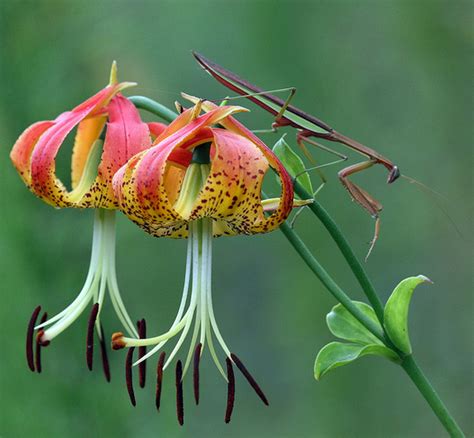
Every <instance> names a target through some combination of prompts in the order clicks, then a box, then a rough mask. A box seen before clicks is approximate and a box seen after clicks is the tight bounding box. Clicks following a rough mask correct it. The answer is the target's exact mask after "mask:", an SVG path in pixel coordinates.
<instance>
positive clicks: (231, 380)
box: [225, 357, 235, 423]
mask: <svg viewBox="0 0 474 438" xmlns="http://www.w3.org/2000/svg"><path fill="white" fill-rule="evenodd" d="M225 362H226V364H227V382H228V383H227V408H226V410H225V422H226V423H229V422H230V417H231V416H232V411H233V410H234V400H235V376H234V368H233V367H232V361H231V360H230V359H229V358H228V357H227V358H226V359H225Z"/></svg>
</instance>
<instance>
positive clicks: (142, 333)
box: [137, 318, 146, 388]
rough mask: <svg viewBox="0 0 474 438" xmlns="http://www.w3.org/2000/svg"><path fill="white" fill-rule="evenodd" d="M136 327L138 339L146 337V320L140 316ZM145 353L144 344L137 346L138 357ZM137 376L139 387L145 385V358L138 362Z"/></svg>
mask: <svg viewBox="0 0 474 438" xmlns="http://www.w3.org/2000/svg"><path fill="white" fill-rule="evenodd" d="M137 328H138V337H139V338H140V339H145V338H146V321H145V319H144V318H142V319H141V320H140V321H137ZM145 354H146V346H142V347H138V359H141V358H142V357H143V356H145ZM138 378H139V380H138V381H139V384H140V388H144V387H145V380H146V360H144V361H143V362H140V363H139V364H138Z"/></svg>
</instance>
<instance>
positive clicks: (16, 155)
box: [10, 120, 54, 186]
mask: <svg viewBox="0 0 474 438" xmlns="http://www.w3.org/2000/svg"><path fill="white" fill-rule="evenodd" d="M53 125H54V121H52V120H48V121H44V122H36V123H34V124H33V125H31V126H30V127H29V128H27V129H26V130H25V131H24V132H23V133H22V134H21V135H20V137H19V138H18V140H17V141H16V142H15V145H14V146H13V149H12V151H11V152H10V158H11V160H12V162H13V165H14V166H15V168H16V170H17V172H18V173H19V174H20V177H21V179H22V180H23V181H24V182H25V184H26V185H28V186H29V185H30V184H31V167H30V158H31V153H32V151H33V148H34V147H35V145H36V143H37V142H38V140H39V139H40V137H41V136H42V135H43V134H44V133H45V132H46V130H47V129H49V128H50V127H51V126H53Z"/></svg>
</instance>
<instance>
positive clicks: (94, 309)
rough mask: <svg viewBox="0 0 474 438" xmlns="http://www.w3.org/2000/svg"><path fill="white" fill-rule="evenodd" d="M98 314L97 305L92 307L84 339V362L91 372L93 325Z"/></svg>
mask: <svg viewBox="0 0 474 438" xmlns="http://www.w3.org/2000/svg"><path fill="white" fill-rule="evenodd" d="M98 312H99V303H95V304H94V305H93V306H92V309H91V314H90V316H89V322H88V323H87V338H86V362H87V368H89V370H90V371H92V360H93V353H94V324H95V320H96V318H97V314H98Z"/></svg>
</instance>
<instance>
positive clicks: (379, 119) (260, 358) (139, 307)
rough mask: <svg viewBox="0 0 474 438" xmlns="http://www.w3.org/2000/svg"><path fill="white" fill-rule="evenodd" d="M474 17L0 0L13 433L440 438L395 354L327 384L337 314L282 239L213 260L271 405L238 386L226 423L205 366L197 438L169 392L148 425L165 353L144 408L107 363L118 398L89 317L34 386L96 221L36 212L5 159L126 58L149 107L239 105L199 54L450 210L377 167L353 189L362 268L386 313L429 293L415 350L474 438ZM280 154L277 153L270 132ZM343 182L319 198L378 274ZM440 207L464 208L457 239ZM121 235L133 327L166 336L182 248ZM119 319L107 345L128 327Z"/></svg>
mask: <svg viewBox="0 0 474 438" xmlns="http://www.w3.org/2000/svg"><path fill="white" fill-rule="evenodd" d="M472 18H473V4H472V2H463V1H455V2H454V1H444V2H438V1H421V0H414V1H383V0H382V1H368V0H362V1H355V0H354V1H349V0H346V1H342V0H341V1H313V2H304V1H268V2H267V1H234V2H226V1H222V2H217V1H216V2H211V1H201V2H198V1H195V2H179V1H176V2H171V1H170V2H164V1H111V2H104V1H93V2H92V1H91V2H87V1H53V0H49V1H31V2H28V1H14V0H0V47H1V57H0V83H1V84H2V91H1V98H0V148H1V156H0V164H1V170H0V171H1V175H2V184H1V186H0V187H1V188H0V190H1V197H0V200H1V201H0V202H1V204H2V205H1V218H0V220H1V228H0V245H1V251H0V269H1V289H2V290H1V294H2V301H1V307H0V321H1V324H2V330H1V335H0V336H1V345H2V348H3V353H2V357H1V363H0V366H1V369H0V370H1V376H0V377H1V380H0V382H1V393H0V436H1V437H5V438H10V437H28V436H36V437H83V436H90V437H109V436H110V437H112V436H115V437H139V436H140V437H152V436H161V437H182V436H189V437H191V436H192V437H221V436H225V437H313V436H314V437H438V436H439V437H441V436H445V434H444V431H443V429H442V428H441V426H440V424H439V423H438V420H437V419H436V418H435V416H434V414H433V413H432V412H431V411H430V409H429V408H428V406H427V405H426V403H425V401H424V400H423V399H422V397H421V396H420V394H419V393H418V392H417V390H416V389H415V388H414V385H413V384H412V383H411V381H409V379H408V378H407V376H406V375H405V374H404V373H403V371H402V370H401V369H400V368H398V367H396V366H394V365H392V364H391V363H389V362H386V361H383V360H382V359H379V358H364V359H362V360H360V361H359V362H357V363H355V364H353V365H351V366H348V367H344V368H340V369H339V370H337V371H336V372H334V373H333V374H330V375H328V376H327V377H326V378H325V379H323V381H322V382H319V383H318V382H316V381H315V380H314V378H313V362H314V358H315V356H316V353H317V351H318V349H319V348H320V347H322V346H323V345H324V344H325V343H327V342H328V341H330V340H332V337H331V335H330V333H329V332H328V330H327V328H326V326H325V315H326V313H327V312H328V311H329V310H330V308H331V306H332V305H334V304H335V302H334V300H333V299H332V297H331V296H329V294H328V293H327V291H326V290H324V289H323V287H322V286H321V284H320V283H319V282H318V281H317V280H316V279H315V278H314V277H313V276H312V274H311V273H310V271H309V270H308V269H307V267H306V266H305V265H304V264H303V263H302V262H301V260H300V259H299V258H298V256H297V255H296V253H295V252H294V251H293V250H292V248H291V247H290V245H289V244H288V242H287V241H286V240H285V238H284V237H283V235H282V234H281V233H279V232H274V233H273V234H270V235H264V236H257V237H236V238H226V239H220V240H218V241H216V242H215V250H214V251H215V255H216V256H215V266H214V290H215V307H216V315H217V319H218V321H219V323H220V326H221V330H222V332H223V334H224V337H225V338H226V340H227V341H228V343H229V344H230V345H231V346H232V349H233V350H234V351H236V352H237V353H239V354H240V356H241V357H242V358H243V359H244V361H245V362H246V364H247V365H248V367H249V368H250V369H251V370H252V371H253V373H254V375H255V376H256V378H257V380H259V381H260V383H261V384H262V386H263V388H264V389H265V390H266V393H267V395H268V397H269V399H270V402H271V405H270V407H269V408H266V407H264V406H263V405H261V404H260V402H259V400H258V399H257V398H256V396H255V394H254V393H253V392H252V390H251V389H250V388H249V386H248V385H247V384H246V383H245V382H244V381H243V378H242V377H241V376H240V375H239V376H238V385H237V396H236V408H235V412H234V416H233V420H232V422H231V424H230V425H225V424H224V422H223V416H224V411H225V398H226V395H225V394H226V385H225V382H224V381H223V380H222V379H221V378H220V377H219V375H218V373H217V372H216V370H215V367H214V366H213V365H212V363H211V361H210V358H209V355H208V354H206V355H204V356H203V361H204V366H203V367H202V374H203V375H202V385H203V388H202V398H201V404H200V406H199V407H198V408H197V407H195V406H194V405H193V403H192V402H191V397H192V391H191V379H187V380H186V385H185V386H186V388H185V400H186V412H185V415H186V423H185V426H184V427H183V428H180V427H179V426H178V425H177V422H176V419H175V408H174V404H175V401H174V391H173V383H172V378H171V375H168V376H167V377H166V381H165V392H164V394H163V401H162V411H161V412H160V414H159V415H158V414H157V413H156V412H155V409H154V406H153V397H154V394H153V392H154V390H153V382H152V380H153V378H152V374H153V373H152V371H153V368H154V363H155V360H156V357H155V358H154V359H153V361H152V362H153V365H152V363H149V373H150V374H149V381H148V386H147V388H146V389H145V390H137V393H138V395H137V397H138V406H137V407H136V408H132V407H131V406H130V403H129V401H128V397H127V394H126V390H125V385H124V378H123V360H124V354H125V353H124V352H117V353H114V354H113V356H112V357H113V359H112V383H111V384H107V383H105V381H104V379H103V377H102V374H101V372H100V370H99V366H98V365H99V364H98V363H97V364H96V368H97V369H96V370H95V371H94V372H93V373H90V372H89V371H88V370H87V369H86V366H85V360H84V349H85V346H84V343H85V342H84V337H85V325H86V318H81V319H80V320H79V321H78V322H77V323H76V324H75V325H73V326H72V327H71V328H70V329H69V330H68V331H67V332H66V333H64V334H63V335H62V336H60V337H59V338H57V339H56V340H55V341H54V343H53V344H52V345H51V346H50V347H49V348H48V349H47V350H45V352H44V372H43V374H42V375H41V376H38V375H35V374H32V373H31V372H30V371H29V370H28V369H27V366H26V363H25V359H24V334H25V330H26V323H27V321H28V318H29V317H30V314H31V311H32V309H33V308H34V307H35V306H36V305H38V304H42V305H43V306H45V308H47V310H49V311H50V312H51V313H54V312H56V311H59V310H61V309H62V308H63V307H64V306H65V305H66V304H67V303H68V302H70V301H71V300H72V299H73V297H74V296H75V294H76V292H77V291H78V290H79V288H80V286H81V285H82V282H83V280H84V277H85V274H86V269H87V265H88V260H89V250H90V241H91V231H92V214H91V213H92V212H91V211H72V210H70V211H59V210H54V209H52V208H50V207H48V206H47V205H45V204H43V203H42V202H41V201H39V200H38V199H36V198H35V197H33V196H32V195H31V194H30V193H29V192H28V190H27V189H26V188H25V187H24V185H23V184H22V183H21V181H20V179H19V178H18V176H17V175H16V173H15V171H14V170H13V168H12V166H11V165H10V162H9V158H8V153H9V150H10V148H11V146H12V145H13V143H14V141H15V139H16V138H17V136H18V135H19V134H20V133H21V132H22V130H23V129H25V128H26V127H27V126H28V125H29V124H31V123H33V122H34V121H37V120H43V119H50V118H54V117H55V116H56V115H57V114H59V113H60V112H62V111H64V110H66V109H70V108H72V107H73V106H75V105H76V104H78V103H79V102H81V101H83V100H84V99H85V98H86V97H88V96H90V95H92V94H93V93H94V92H96V91H97V90H98V89H100V88H101V87H102V86H103V85H105V84H106V82H107V80H108V71H109V67H110V63H111V61H112V60H113V59H116V60H117V61H118V62H119V68H120V78H121V79H123V80H132V81H137V82H138V83H139V87H138V88H137V89H135V90H134V91H133V93H134V94H144V95H147V96H149V97H151V98H155V99H157V100H159V101H160V102H162V103H164V104H167V105H172V104H173V102H174V101H175V100H176V99H178V98H179V96H178V93H179V92H180V91H187V92H190V93H192V94H196V95H199V96H203V97H204V96H205V97H208V98H222V97H224V96H225V95H226V94H227V91H226V90H225V89H224V88H223V87H221V86H220V85H219V84H217V83H215V82H214V81H213V80H212V79H211V78H210V77H209V76H208V75H206V74H205V73H204V72H203V71H202V70H201V69H200V68H199V67H198V66H197V64H196V63H195V62H194V60H193V58H192V56H191V53H190V51H191V49H196V50H198V51H201V52H202V53H204V54H205V55H206V56H208V57H210V58H211V59H214V60H216V61H217V62H219V63H221V64H222V65H224V66H226V67H228V68H230V69H232V70H234V71H236V72H237V73H240V74H241V75H242V76H244V77H246V78H248V79H249V80H251V81H253V82H255V83H257V84H259V85H260V86H262V87H265V88H267V89H271V88H278V87H284V86H295V87H297V88H298V94H297V97H296V99H295V101H294V102H295V104H296V105H298V106H301V107H302V108H303V109H305V110H306V111H308V112H310V113H313V114H315V115H316V116H318V117H320V118H322V119H323V120H325V121H327V122H328V123H330V124H332V125H333V126H335V127H336V128H337V129H338V130H340V131H342V132H343V133H345V134H347V135H349V136H351V137H353V138H356V139H358V140H360V141H362V142H364V143H366V144H368V145H371V146H373V147H375V148H376V149H378V150H379V151H380V152H381V153H383V154H385V155H387V156H389V157H390V158H391V159H392V160H393V161H395V162H396V163H397V164H399V166H400V168H401V170H402V172H403V173H405V174H407V175H410V176H413V177H415V178H417V179H419V180H421V181H423V182H424V183H425V184H427V185H428V186H430V187H431V188H433V189H434V190H437V191H439V192H441V193H443V194H444V195H445V196H446V197H447V198H448V200H449V201H447V202H446V201H444V200H443V199H442V198H436V197H433V196H431V195H429V194H426V193H424V192H423V191H421V190H420V189H419V188H417V187H416V186H414V185H411V184H409V183H408V182H406V181H404V180H400V181H398V182H397V183H395V184H393V185H392V186H387V185H386V184H385V179H386V173H385V171H384V169H382V168H373V169H371V170H370V171H368V172H365V173H364V174H363V175H360V176H358V177H357V178H356V180H357V181H358V182H360V183H361V184H362V185H363V186H364V187H366V188H369V191H370V192H371V193H372V194H374V195H375V196H376V197H377V198H378V199H380V200H381V201H382V203H383V205H384V211H383V214H382V231H381V237H380V241H379V243H378V245H377V246H376V248H375V251H374V253H373V255H372V257H371V258H370V259H369V261H368V263H367V264H366V267H367V270H368V272H369V273H370V275H371V277H372V279H373V281H374V283H375V285H376V287H377V289H378V290H379V292H380V294H381V296H382V297H383V299H384V300H385V299H386V298H387V296H388V294H389V293H390V291H391V289H392V288H393V287H394V286H395V284H396V283H397V282H398V281H399V280H400V279H401V278H404V277H406V276H409V275H414V274H420V273H423V274H425V275H427V276H429V277H430V278H432V280H433V281H434V282H435V284H434V285H433V286H429V287H428V286H424V287H422V288H420V289H419V290H418V291H417V293H416V294H415V297H414V299H413V303H412V308H411V317H410V328H411V334H412V343H413V346H414V350H415V352H416V355H417V357H418V360H419V363H420V364H421V366H422V367H423V368H424V370H425V371H426V373H427V375H428V376H429V377H430V379H431V381H432V382H433V384H434V386H435V387H436V388H437V389H438V391H439V393H440V395H441V396H442V398H443V399H444V401H445V402H446V403H447V405H448V406H449V408H450V409H451V411H452V413H453V414H454V415H455V417H456V418H457V419H458V420H459V422H460V424H461V426H462V427H463V428H464V429H465V431H466V432H467V434H468V435H469V436H472V434H473V433H474V426H473V421H472V417H471V415H472V411H471V410H472V394H473V391H472V390H473V388H472V369H471V365H472V363H471V359H472V353H473V351H472V346H473V342H472V341H473V339H472V333H473V330H472V329H473V327H472V311H473V306H472V304H473V303H472V285H473V283H472V272H471V271H472V261H473V259H472V250H471V248H472V235H471V231H472V228H471V223H470V220H471V217H472V213H473V203H472V195H473V193H472V188H473V186H472V172H471V166H472V164H473V162H472V140H473V138H472V129H471V121H472V86H473V83H472V79H471V76H472V36H473V35H472ZM241 103H243V101H242V102H241ZM252 109H254V111H253V112H252V114H251V115H250V116H247V117H243V120H244V121H246V122H247V123H248V125H249V126H250V127H252V128H263V127H266V126H269V124H270V123H271V118H270V117H269V116H268V115H267V114H264V113H263V112H262V111H260V110H257V109H255V108H252ZM288 138H289V139H291V140H292V143H293V144H294V141H293V139H292V138H291V137H288ZM265 139H266V140H268V142H269V144H272V143H273V142H274V141H276V139H277V137H276V136H268V137H265ZM340 150H341V151H343V149H342V148H341V149H340ZM316 155H317V157H318V159H319V160H321V161H325V160H326V161H329V160H331V159H332V157H330V156H327V155H325V154H324V153H323V152H317V154H316ZM350 156H351V159H352V158H354V159H359V157H357V156H354V155H352V154H350ZM351 162H355V161H351ZM337 170H339V168H337V166H336V167H331V168H329V169H327V170H326V171H325V174H326V175H327V177H328V179H329V184H328V185H327V186H326V187H325V188H324V190H323V191H322V192H321V194H320V200H321V203H322V204H323V205H324V206H325V207H326V208H327V209H328V210H329V211H330V212H331V214H332V215H333V216H334V217H335V218H336V220H337V221H338V223H339V224H340V225H341V227H342V228H343V229H344V231H345V232H346V233H347V235H348V236H349V238H350V241H351V242H352V244H353V245H354V248H355V250H356V252H357V254H358V255H359V256H360V257H363V256H364V255H365V253H366V251H367V243H368V241H369V240H370V237H371V233H372V229H373V221H372V220H371V219H370V217H369V216H368V215H367V214H366V213H365V212H364V211H363V210H362V209H361V208H359V207H358V206H357V205H356V204H354V203H351V202H350V199H349V197H348V196H347V193H346V192H345V191H344V189H343V188H342V186H341V185H340V184H339V183H338V181H337V178H336V175H337ZM62 172H63V174H64V172H65V171H64V169H63V170H62ZM315 182H316V179H315ZM438 204H441V206H442V207H443V208H444V209H450V215H451V216H452V219H453V221H454V222H455V223H456V226H457V227H458V228H459V229H460V230H461V233H462V236H460V235H459V234H458V233H457V231H456V228H455V227H454V226H453V225H452V223H451V222H450V220H449V219H448V218H447V216H446V215H445V214H444V213H443V211H442V209H440V208H439V206H438ZM119 219H120V220H119V225H118V255H117V258H118V260H117V264H118V272H119V281H120V286H121V289H122V292H123V294H124V298H125V301H126V303H127V306H128V307H129V309H130V312H131V314H132V315H133V317H135V318H139V317H146V318H147V320H148V325H149V327H150V328H149V331H150V333H158V332H160V331H163V330H165V329H166V328H167V327H168V325H169V324H170V323H171V321H172V319H173V318H174V314H175V311H176V309H177V305H178V302H179V298H180V294H181V287H182V281H183V274H184V272H183V271H184V261H185V260H184V259H185V243H184V242H182V241H171V240H165V239H162V240H156V239H153V238H151V237H149V236H147V235H145V234H144V233H143V232H141V231H140V230H139V229H138V228H136V227H135V226H134V225H133V224H131V223H129V222H127V221H126V220H125V218H123V217H120V218H119ZM297 230H298V232H300V233H301V235H302V236H303V237H304V238H305V239H306V241H307V243H308V245H309V246H310V247H311V248H312V250H313V251H314V252H315V254H316V255H317V257H318V258H319V260H320V261H321V262H322V263H323V264H324V265H325V267H326V268H327V269H328V270H329V271H330V272H331V273H332V274H333V275H334V277H335V278H336V279H337V281H338V282H339V283H340V285H341V286H343V288H344V289H345V290H347V291H348V292H350V293H351V294H352V296H353V297H354V298H358V299H361V298H362V295H361V291H360V288H359V286H358V285H357V283H356V282H355V281H354V278H353V277H352V275H351V273H350V271H349V270H348V268H347V266H346V265H345V263H344V261H343V259H342V258H341V256H340V254H339V253H338V252H337V250H336V249H335V246H334V244H333V243H332V241H331V240H330V239H329V238H328V236H327V234H326V232H325V231H324V229H323V228H322V226H321V225H320V224H319V223H318V222H317V220H316V219H315V218H314V217H313V216H312V215H311V214H309V213H304V214H303V216H302V217H301V219H300V220H299V222H298V223H297ZM109 310H110V308H109ZM105 313H106V314H107V313H108V316H105V320H106V328H107V329H108V332H109V333H110V332H111V331H112V330H116V329H118V327H119V325H118V323H117V321H116V320H115V319H113V316H112V312H105Z"/></svg>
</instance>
